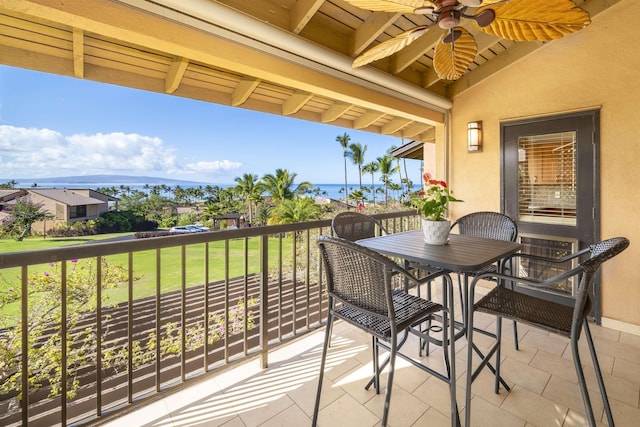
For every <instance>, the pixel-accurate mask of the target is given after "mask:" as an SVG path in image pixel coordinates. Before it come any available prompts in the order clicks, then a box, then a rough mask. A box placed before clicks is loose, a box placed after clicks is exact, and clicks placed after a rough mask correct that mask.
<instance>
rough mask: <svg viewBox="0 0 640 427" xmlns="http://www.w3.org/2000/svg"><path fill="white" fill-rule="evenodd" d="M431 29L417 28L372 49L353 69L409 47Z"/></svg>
mask: <svg viewBox="0 0 640 427" xmlns="http://www.w3.org/2000/svg"><path fill="white" fill-rule="evenodd" d="M429 28H430V27H429V26H427V25H423V26H420V27H416V28H414V29H412V30H409V31H405V32H404V33H402V34H399V35H397V36H395V37H394V38H392V39H389V40H387V41H384V42H382V43H380V44H378V45H376V46H374V47H372V48H371V49H369V50H367V51H366V52H364V53H363V54H362V55H360V56H358V57H357V58H356V59H355V60H354V61H353V68H358V67H362V66H363V65H366V64H368V63H370V62H373V61H377V60H378V59H382V58H386V57H387V56H391V55H393V54H394V53H396V52H398V51H399V50H401V49H404V48H405V47H407V46H409V44H411V42H413V41H414V40H415V39H417V38H418V37H420V36H421V35H423V34H424V33H425V32H426V31H427V30H428V29H429Z"/></svg>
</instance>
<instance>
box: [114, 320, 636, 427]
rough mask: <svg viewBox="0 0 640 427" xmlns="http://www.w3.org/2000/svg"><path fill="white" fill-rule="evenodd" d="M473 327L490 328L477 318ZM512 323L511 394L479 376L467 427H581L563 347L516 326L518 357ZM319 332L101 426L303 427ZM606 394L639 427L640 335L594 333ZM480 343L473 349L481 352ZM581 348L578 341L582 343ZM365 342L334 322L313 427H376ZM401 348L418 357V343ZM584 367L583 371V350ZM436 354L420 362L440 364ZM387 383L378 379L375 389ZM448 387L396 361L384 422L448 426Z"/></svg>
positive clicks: (623, 421) (626, 422)
mask: <svg viewBox="0 0 640 427" xmlns="http://www.w3.org/2000/svg"><path fill="white" fill-rule="evenodd" d="M477 319H478V320H477V321H476V324H478V325H480V324H483V325H484V327H486V328H487V329H491V328H492V327H493V324H494V323H495V321H494V320H493V319H492V318H491V317H488V316H487V317H482V315H478V317H477ZM510 323H511V322H507V321H505V327H504V328H503V330H504V334H505V340H504V343H503V350H502V354H503V364H502V373H503V376H504V378H505V379H506V381H507V382H508V383H509V384H510V385H512V389H511V391H510V392H508V393H507V392H505V391H504V389H501V391H500V394H494V393H493V376H492V375H490V374H489V373H488V371H486V370H485V371H484V372H483V373H482V374H481V375H480V376H479V377H478V379H477V380H476V381H475V382H474V384H473V400H472V423H473V425H474V426H492V427H493V426H520V427H532V426H540V427H547V426H584V425H586V420H585V417H584V415H583V412H584V409H583V403H582V398H581V396H580V391H579V388H578V385H577V379H576V375H575V370H574V367H573V362H572V359H571V350H570V348H569V345H568V340H566V339H564V338H561V337H558V336H555V335H549V334H547V333H544V332H540V331H538V330H536V329H528V328H527V327H526V326H524V325H519V335H520V350H519V351H516V350H515V349H514V346H513V339H512V338H511V337H512V333H511V331H512V328H511V326H510ZM323 332H324V330H319V331H317V332H315V333H312V334H309V335H307V336H305V337H302V338H300V339H297V340H295V341H294V342H292V343H290V344H288V345H286V346H283V347H280V348H279V349H277V350H274V351H272V352H271V353H270V355H269V363H270V366H269V368H268V369H266V370H262V369H260V368H259V363H258V361H257V360H252V361H249V362H247V363H245V364H243V365H240V366H238V367H235V368H233V369H230V370H227V371H224V372H221V373H218V374H216V375H212V376H211V377H210V378H207V379H204V380H202V381H197V383H195V384H194V385H192V386H190V387H188V388H186V389H184V390H182V391H179V392H176V393H174V394H171V395H168V396H166V397H164V398H163V399H162V400H158V401H156V402H154V403H151V404H149V405H147V406H144V407H142V408H140V409H138V410H136V411H135V412H131V413H129V414H126V415H122V416H120V417H119V418H117V419H115V420H113V421H111V422H110V423H107V425H113V426H123V425H125V426H134V425H135V426H161V427H170V426H176V427H178V426H228V427H235V426H250V427H252V426H308V425H310V423H311V416H312V411H313V404H314V399H315V392H316V386H317V374H318V369H319V363H320V351H321V348H322V340H323V337H324V333H323ZM592 333H593V335H594V339H595V341H596V348H597V350H598V355H599V360H600V364H601V367H602V370H603V374H604V376H605V382H606V385H607V392H608V394H609V398H610V402H611V406H612V408H613V411H614V419H615V421H616V424H617V425H618V426H622V427H625V426H629V427H631V426H639V425H640V336H635V335H631V334H627V333H623V332H618V331H615V330H612V329H606V328H602V327H598V326H593V327H592ZM488 340H489V339H488V338H485V337H481V338H479V339H478V341H477V342H478V343H479V344H480V346H481V347H485V346H488V345H489V341H488ZM581 341H583V340H581ZM369 343H370V337H369V336H368V335H365V334H364V333H361V332H360V331H359V330H357V329H355V328H353V327H350V326H349V325H347V324H344V323H342V322H337V323H336V325H335V327H334V338H333V342H332V347H331V349H330V352H329V356H328V361H327V367H328V370H327V372H326V375H325V383H324V387H323V394H322V401H321V411H320V416H319V424H320V425H322V426H331V427H337V426H348V427H354V426H355V427H357V426H376V425H379V424H380V419H381V415H382V405H383V402H384V394H383V393H382V394H380V395H376V394H375V392H374V391H373V390H372V389H371V390H368V391H367V390H364V388H363V386H364V384H365V383H366V381H367V380H368V378H369V377H370V373H371V369H372V368H371V352H370V350H369ZM405 348H406V349H408V351H409V352H411V351H412V349H414V350H416V351H415V353H417V341H416V343H411V342H409V343H407V344H406V347H405ZM456 353H457V358H456V360H457V366H456V370H457V378H458V386H457V389H458V404H459V406H460V409H461V414H463V412H462V410H463V405H464V379H465V375H466V374H465V366H466V364H465V363H464V361H465V359H466V346H465V343H464V340H459V341H458V344H457V346H456ZM581 355H584V356H583V362H584V363H585V364H586V365H588V366H590V358H589V357H588V351H587V348H586V345H585V346H584V347H583V348H582V349H581ZM441 356H442V355H441V350H439V349H436V351H433V352H432V354H431V355H430V356H429V357H427V358H424V359H423V361H424V363H427V364H429V365H431V366H437V367H441V366H442V357H441ZM585 372H586V375H587V381H588V383H589V386H590V388H591V389H592V392H591V396H592V401H593V405H594V410H595V412H596V414H597V415H596V418H597V419H599V420H600V422H601V423H602V424H599V425H603V426H604V425H606V418H605V416H604V413H603V409H602V403H601V401H600V396H599V393H598V391H597V385H596V382H595V377H594V375H593V373H592V370H590V369H588V368H587V369H586V370H585ZM384 384H386V382H385V379H383V386H384ZM448 414H449V400H448V389H447V385H446V384H445V383H444V382H442V381H440V380H438V379H437V378H434V377H432V376H430V375H429V374H427V373H426V372H423V371H421V370H419V369H416V368H415V367H413V366H411V365H410V364H409V363H407V362H405V361H403V360H401V359H398V362H397V364H396V377H395V381H394V388H393V394H392V400H391V409H390V418H389V423H390V425H391V426H393V427H399V426H449V425H450V418H449V416H448Z"/></svg>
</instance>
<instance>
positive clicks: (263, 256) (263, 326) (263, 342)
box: [260, 234, 269, 369]
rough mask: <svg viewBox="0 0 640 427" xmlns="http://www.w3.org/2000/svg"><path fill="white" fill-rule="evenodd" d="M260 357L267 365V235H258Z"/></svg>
mask: <svg viewBox="0 0 640 427" xmlns="http://www.w3.org/2000/svg"><path fill="white" fill-rule="evenodd" d="M260 359H261V365H262V369H266V368H267V367H268V366H269V236H268V235H267V234H264V235H262V236H260Z"/></svg>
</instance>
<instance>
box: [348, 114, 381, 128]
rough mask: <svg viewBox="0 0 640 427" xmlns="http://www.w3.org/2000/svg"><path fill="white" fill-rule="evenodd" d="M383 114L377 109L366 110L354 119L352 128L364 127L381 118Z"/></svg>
mask: <svg viewBox="0 0 640 427" xmlns="http://www.w3.org/2000/svg"><path fill="white" fill-rule="evenodd" d="M383 116H384V113H380V112H379V111H367V112H366V113H364V114H363V115H361V116H360V117H358V118H357V119H355V120H354V122H353V128H354V129H364V128H367V127H369V126H371V125H372V124H374V123H375V122H376V121H377V120H379V119H381V118H382V117H383Z"/></svg>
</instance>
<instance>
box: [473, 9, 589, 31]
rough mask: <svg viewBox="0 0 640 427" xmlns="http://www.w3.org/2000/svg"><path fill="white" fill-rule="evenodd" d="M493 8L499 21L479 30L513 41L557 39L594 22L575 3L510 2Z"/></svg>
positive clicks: (496, 20)
mask: <svg viewBox="0 0 640 427" xmlns="http://www.w3.org/2000/svg"><path fill="white" fill-rule="evenodd" d="M493 9H494V10H495V12H496V19H495V20H494V21H493V22H492V23H491V24H489V25H488V26H486V27H478V28H479V29H480V30H482V31H484V32H485V33H488V34H493V35H495V36H498V37H501V38H503V39H508V40H513V41H550V40H555V39H559V38H561V37H563V36H565V35H567V34H571V33H575V32H576V31H579V30H581V29H583V28H584V27H586V26H587V25H589V24H590V23H591V19H590V17H589V14H588V13H587V12H586V11H585V10H584V9H581V8H579V7H577V6H576V5H575V3H574V2H573V1H572V0H554V1H552V2H549V1H547V0H511V1H509V2H507V3H503V4H501V5H499V6H494V7H493Z"/></svg>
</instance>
